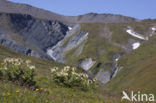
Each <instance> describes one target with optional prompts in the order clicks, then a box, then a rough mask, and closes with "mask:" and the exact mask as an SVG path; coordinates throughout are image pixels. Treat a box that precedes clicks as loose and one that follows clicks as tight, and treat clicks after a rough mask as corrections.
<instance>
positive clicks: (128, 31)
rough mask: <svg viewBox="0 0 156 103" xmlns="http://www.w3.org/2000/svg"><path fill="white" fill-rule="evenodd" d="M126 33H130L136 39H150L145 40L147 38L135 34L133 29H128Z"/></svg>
mask: <svg viewBox="0 0 156 103" xmlns="http://www.w3.org/2000/svg"><path fill="white" fill-rule="evenodd" d="M126 32H127V33H129V34H130V35H132V36H133V37H136V38H139V39H142V40H147V39H148V38H145V37H143V36H141V35H140V34H138V33H136V32H134V31H133V30H131V29H127V30H126Z"/></svg>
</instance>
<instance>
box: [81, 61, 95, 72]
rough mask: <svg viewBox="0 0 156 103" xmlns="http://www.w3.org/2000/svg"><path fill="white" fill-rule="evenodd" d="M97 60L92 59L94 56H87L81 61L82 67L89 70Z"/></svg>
mask: <svg viewBox="0 0 156 103" xmlns="http://www.w3.org/2000/svg"><path fill="white" fill-rule="evenodd" d="M95 63H96V62H95V61H93V60H92V58H86V59H84V60H82V62H81V63H80V67H81V68H83V69H84V70H85V71H88V70H89V69H90V68H91V67H92V66H93V65H94V64H95Z"/></svg>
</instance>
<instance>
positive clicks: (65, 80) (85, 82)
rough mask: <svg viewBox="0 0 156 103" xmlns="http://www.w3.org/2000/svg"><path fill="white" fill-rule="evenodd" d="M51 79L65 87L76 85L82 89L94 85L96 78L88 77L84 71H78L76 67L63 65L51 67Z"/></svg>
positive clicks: (93, 86)
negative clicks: (59, 67) (62, 66)
mask: <svg viewBox="0 0 156 103" xmlns="http://www.w3.org/2000/svg"><path fill="white" fill-rule="evenodd" d="M51 73H52V80H54V81H55V82H56V83H58V84H60V85H63V86H65V87H69V88H73V87H78V88H80V89H82V90H89V89H93V88H95V87H96V80H91V79H89V77H88V75H87V74H85V73H79V72H78V70H77V68H75V67H70V66H65V67H64V68H63V69H61V70H60V69H58V67H54V68H51Z"/></svg>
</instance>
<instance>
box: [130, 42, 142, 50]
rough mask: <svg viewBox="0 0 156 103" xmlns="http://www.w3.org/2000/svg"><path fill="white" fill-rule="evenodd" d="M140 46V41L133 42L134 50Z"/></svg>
mask: <svg viewBox="0 0 156 103" xmlns="http://www.w3.org/2000/svg"><path fill="white" fill-rule="evenodd" d="M139 46H140V43H139V42H136V43H133V44H132V48H133V50H135V49H137V48H138V47H139Z"/></svg>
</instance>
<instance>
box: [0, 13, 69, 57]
mask: <svg viewBox="0 0 156 103" xmlns="http://www.w3.org/2000/svg"><path fill="white" fill-rule="evenodd" d="M0 31H1V34H0V36H1V38H0V41H1V44H3V45H5V46H7V47H9V48H11V49H13V50H16V51H18V52H21V53H24V54H29V55H32V56H37V57H44V58H48V59H50V57H49V56H48V55H47V54H46V50H47V48H49V47H52V46H54V45H56V44H57V43H58V42H59V41H60V40H62V39H63V38H64V37H65V35H66V33H67V31H68V26H66V25H65V24H63V23H61V22H58V21H50V20H41V19H36V18H33V17H32V16H30V15H22V14H7V13H1V14H0Z"/></svg>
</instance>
